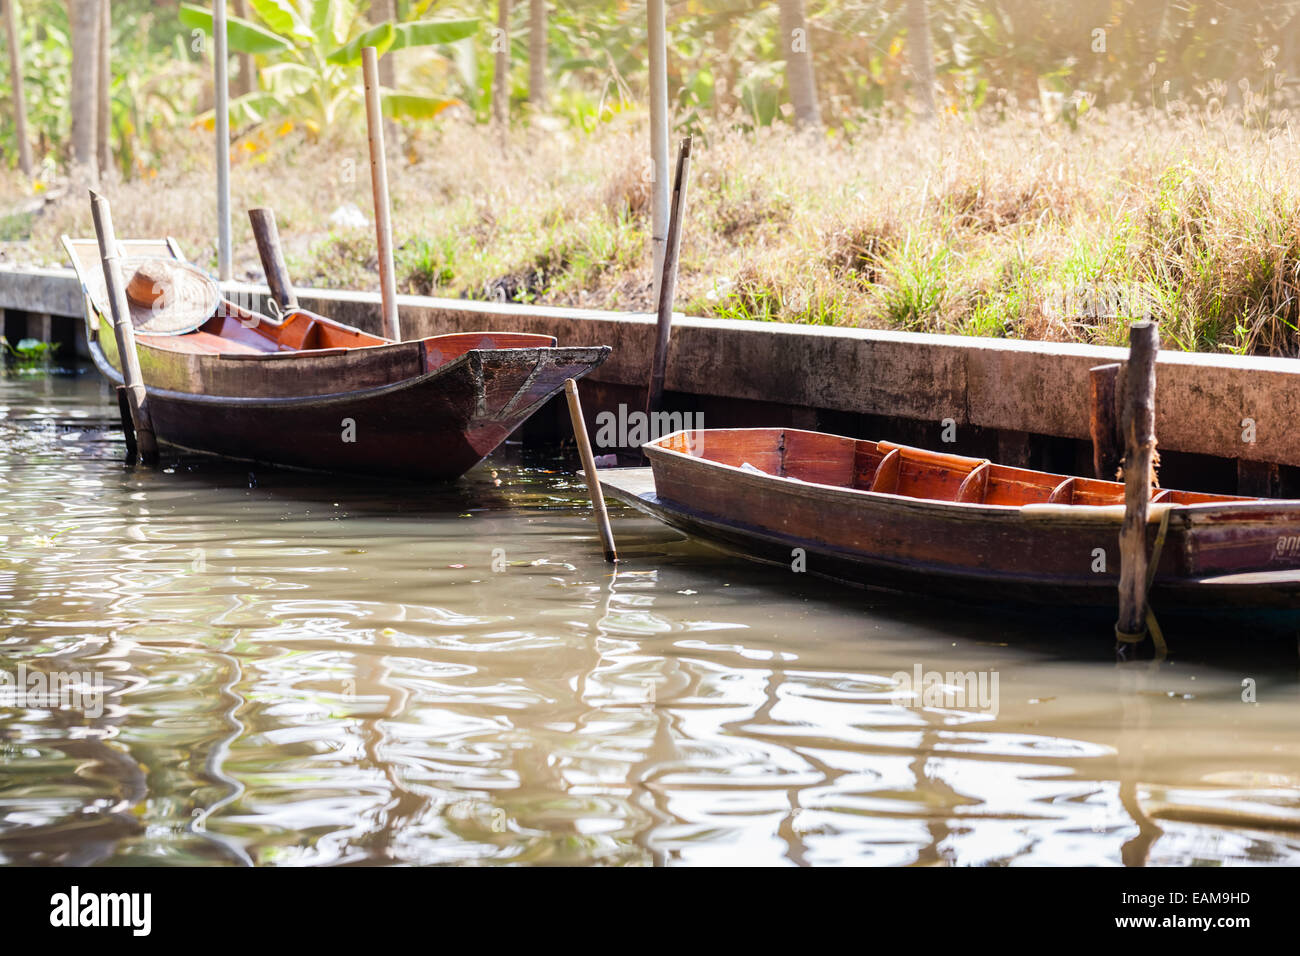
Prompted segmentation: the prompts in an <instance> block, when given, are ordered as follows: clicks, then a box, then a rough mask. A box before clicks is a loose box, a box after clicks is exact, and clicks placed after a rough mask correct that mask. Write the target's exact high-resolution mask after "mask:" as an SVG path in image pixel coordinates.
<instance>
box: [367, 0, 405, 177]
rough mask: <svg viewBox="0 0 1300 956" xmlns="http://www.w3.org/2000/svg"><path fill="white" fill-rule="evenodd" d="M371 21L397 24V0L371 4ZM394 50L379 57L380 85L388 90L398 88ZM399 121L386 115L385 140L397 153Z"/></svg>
mask: <svg viewBox="0 0 1300 956" xmlns="http://www.w3.org/2000/svg"><path fill="white" fill-rule="evenodd" d="M370 22H371V23H372V24H373V25H375V26H379V24H381V23H392V24H393V25H394V26H395V25H396V24H397V0H374V3H372V4H371V5H370ZM394 56H395V54H394V53H393V51H391V50H390V51H388V52H387V53H385V54H384V55H383V56H381V57H380V58H379V85H380V86H382V87H383V88H384V89H386V90H395V89H397V64H396V62H395V61H394V59H393V57H394ZM397 134H398V131H397V121H396V120H393V119H389V118H388V117H384V141H385V142H386V143H388V147H389V149H391V150H393V151H394V152H395V153H397V154H399V155H400V154H401V152H402V144H401V143H400V142H399V141H398V138H397Z"/></svg>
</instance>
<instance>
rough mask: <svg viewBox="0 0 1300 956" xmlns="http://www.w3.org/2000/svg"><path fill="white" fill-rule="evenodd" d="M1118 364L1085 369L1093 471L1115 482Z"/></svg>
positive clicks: (1104, 478) (1117, 443) (1117, 448)
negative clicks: (1086, 371)
mask: <svg viewBox="0 0 1300 956" xmlns="http://www.w3.org/2000/svg"><path fill="white" fill-rule="evenodd" d="M1118 381H1119V363H1113V364H1110V365H1098V366H1096V367H1095V368H1091V369H1089V370H1088V430H1089V431H1090V432H1091V434H1092V474H1093V477H1094V478H1100V479H1102V480H1103V481H1114V480H1115V474H1116V473H1117V472H1118V471H1119V459H1120V447H1119V421H1118V420H1117V416H1116V408H1117V405H1116V395H1117V391H1118V385H1117V382H1118Z"/></svg>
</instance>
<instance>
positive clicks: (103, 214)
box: [90, 190, 158, 464]
mask: <svg viewBox="0 0 1300 956" xmlns="http://www.w3.org/2000/svg"><path fill="white" fill-rule="evenodd" d="M90 212H91V216H92V218H93V219H94V220H95V236H96V238H98V239H99V257H100V259H101V260H102V262H103V265H104V286H105V288H106V289H107V290H108V307H109V311H110V312H111V314H112V319H113V337H114V338H115V339H116V340H117V354H118V360H119V362H120V363H121V365H122V378H123V379H124V380H125V384H126V391H127V401H128V403H129V404H130V407H131V424H132V427H133V429H134V431H135V443H136V445H137V446H138V447H139V449H140V458H141V460H143V461H144V462H145V463H147V464H152V463H153V462H155V461H157V460H158V441H157V438H156V437H155V436H154V430H153V420H152V419H151V418H150V416H149V397H148V394H147V393H146V391H145V387H144V377H143V376H142V375H141V374H140V356H139V354H138V353H137V352H136V348H135V326H133V325H132V324H131V310H130V308H129V307H128V305H127V302H126V283H125V282H124V280H123V279H122V270H121V267H120V263H119V261H118V260H119V259H120V258H121V252H120V250H119V248H118V245H117V237H116V235H115V234H114V232H113V216H112V212H111V211H110V209H109V206H108V200H107V199H105V198H104V197H103V196H101V195H99V193H97V192H95V191H94V190H91V193H90ZM130 445H131V441H130V438H129V437H128V439H127V446H128V447H130Z"/></svg>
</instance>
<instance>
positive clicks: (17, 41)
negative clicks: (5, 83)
mask: <svg viewBox="0 0 1300 956" xmlns="http://www.w3.org/2000/svg"><path fill="white" fill-rule="evenodd" d="M3 3H4V7H5V33H6V34H8V38H9V81H10V82H9V86H10V89H12V90H13V96H14V137H15V138H16V139H17V140H18V168H19V169H21V170H22V171H23V175H24V176H30V175H31V174H32V144H31V143H29V142H28V141H27V103H26V101H25V100H24V99H23V48H22V42H21V41H22V38H21V37H20V36H19V35H18V29H19V27H18V11H17V10H16V9H15V8H16V7H17V5H18V0H3Z"/></svg>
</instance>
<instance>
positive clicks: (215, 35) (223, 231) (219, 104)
mask: <svg viewBox="0 0 1300 956" xmlns="http://www.w3.org/2000/svg"><path fill="white" fill-rule="evenodd" d="M212 40H213V58H212V59H213V90H214V92H215V95H216V127H217V278H219V279H220V280H221V281H222V282H229V281H230V279H231V275H232V273H231V252H230V87H229V85H228V81H227V78H226V68H227V66H228V64H227V62H226V61H227V59H228V57H227V53H226V0H214V2H213V4H212Z"/></svg>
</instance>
